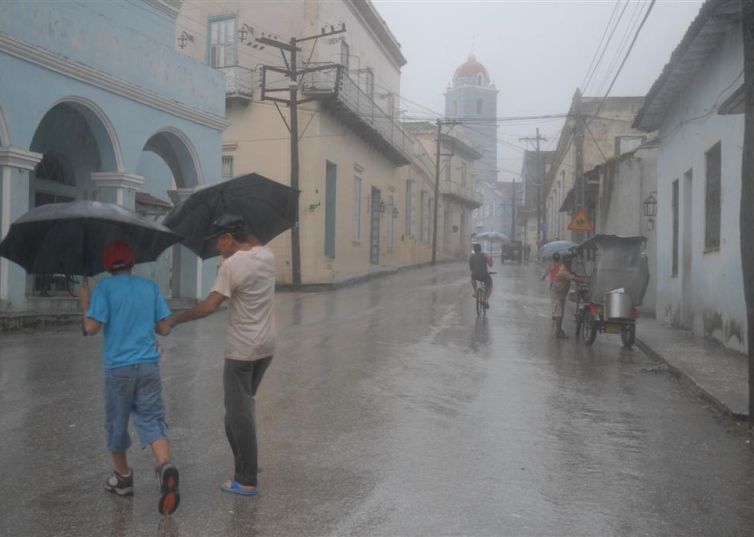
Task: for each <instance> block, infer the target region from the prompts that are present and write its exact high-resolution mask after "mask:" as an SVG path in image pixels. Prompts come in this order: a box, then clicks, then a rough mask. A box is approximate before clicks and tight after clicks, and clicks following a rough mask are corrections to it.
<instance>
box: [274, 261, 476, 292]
mask: <svg viewBox="0 0 754 537" xmlns="http://www.w3.org/2000/svg"><path fill="white" fill-rule="evenodd" d="M462 262H463V260H462V259H445V260H442V261H438V262H437V265H449V264H451V263H462ZM431 266H432V262H431V261H427V262H425V263H419V264H417V265H406V266H403V267H395V268H388V269H385V270H380V271H378V272H371V273H369V274H362V275H360V276H353V277H351V278H346V279H344V280H340V281H337V282H332V283H305V284H302V285H293V284H291V283H282V284H275V290H276V291H280V292H283V293H287V292H301V293H322V292H326V291H337V290H338V289H344V288H346V287H353V286H354V285H358V284H360V283H364V282H367V281H369V280H376V279H379V278H385V277H387V276H393V275H395V274H398V273H401V272H407V271H409V270H418V269H422V268H426V267H431Z"/></svg>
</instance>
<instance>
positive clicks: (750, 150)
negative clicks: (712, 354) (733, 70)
mask: <svg viewBox="0 0 754 537" xmlns="http://www.w3.org/2000/svg"><path fill="white" fill-rule="evenodd" d="M741 27H742V31H743V43H744V95H745V116H744V117H745V120H744V121H745V122H744V125H745V127H744V145H743V163H742V166H741V207H740V213H739V226H740V234H741V268H742V271H743V284H744V298H745V300H746V327H747V329H746V340H747V350H748V355H749V421H750V423H754V233H752V230H753V229H754V211H752V210H751V208H752V207H754V2H752V1H751V0H741Z"/></svg>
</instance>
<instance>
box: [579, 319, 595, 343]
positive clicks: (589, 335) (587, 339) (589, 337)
mask: <svg viewBox="0 0 754 537" xmlns="http://www.w3.org/2000/svg"><path fill="white" fill-rule="evenodd" d="M581 337H583V338H584V343H586V344H587V345H591V344H592V343H594V340H595V339H597V323H596V322H595V320H594V317H593V316H592V314H591V313H589V312H588V311H586V312H584V320H583V322H582V323H581Z"/></svg>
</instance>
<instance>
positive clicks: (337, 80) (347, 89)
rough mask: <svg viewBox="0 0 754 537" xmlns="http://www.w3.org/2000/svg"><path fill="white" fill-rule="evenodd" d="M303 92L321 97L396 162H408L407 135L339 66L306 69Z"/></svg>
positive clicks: (409, 147) (410, 147) (400, 163)
mask: <svg viewBox="0 0 754 537" xmlns="http://www.w3.org/2000/svg"><path fill="white" fill-rule="evenodd" d="M303 91H304V94H305V95H307V96H309V97H315V98H318V99H321V100H323V101H324V102H325V103H326V104H327V105H328V106H330V108H331V109H332V110H333V111H334V112H335V113H336V114H338V115H339V117H340V118H341V119H342V120H344V121H347V122H349V124H351V125H352V126H353V127H355V128H356V130H357V132H359V133H360V134H361V136H362V137H364V138H365V139H366V140H367V141H369V142H370V143H372V144H374V145H375V146H377V147H378V148H379V149H380V150H382V151H383V152H384V153H385V154H386V155H387V156H388V158H390V159H391V160H392V161H393V162H394V163H395V164H397V165H400V166H402V165H405V164H409V163H410V162H411V157H410V154H411V150H412V145H411V144H412V142H411V138H410V137H409V136H408V134H406V132H405V131H404V130H403V129H402V128H401V126H400V124H399V123H398V122H397V121H395V119H394V118H393V117H392V116H391V115H390V114H388V113H386V112H385V111H384V110H382V108H380V107H379V105H378V104H377V103H376V102H375V100H374V98H373V97H371V96H370V95H369V94H367V92H366V91H364V90H363V89H362V88H361V87H359V85H358V84H357V83H356V81H354V80H353V79H352V78H351V77H350V76H348V74H347V72H346V71H345V70H344V69H343V68H342V66H340V65H337V66H333V68H332V69H324V70H321V71H314V72H310V73H307V74H306V75H305V76H304V83H303Z"/></svg>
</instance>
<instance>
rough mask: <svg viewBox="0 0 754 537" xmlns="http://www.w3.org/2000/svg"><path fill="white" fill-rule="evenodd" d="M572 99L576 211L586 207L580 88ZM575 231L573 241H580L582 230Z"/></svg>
mask: <svg viewBox="0 0 754 537" xmlns="http://www.w3.org/2000/svg"><path fill="white" fill-rule="evenodd" d="M573 100H574V108H575V109H576V122H575V129H574V133H573V137H574V142H575V147H576V169H575V170H574V171H575V172H576V212H578V211H579V210H581V209H584V208H585V207H586V184H585V179H584V118H583V116H582V115H581V91H580V90H578V89H577V90H576V95H574V97H573ZM574 214H576V213H574ZM576 233H578V235H579V237H578V238H579V240H577V241H575V242H581V239H582V237H581V234H582V233H583V231H577V232H576ZM561 238H562V237H561Z"/></svg>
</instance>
